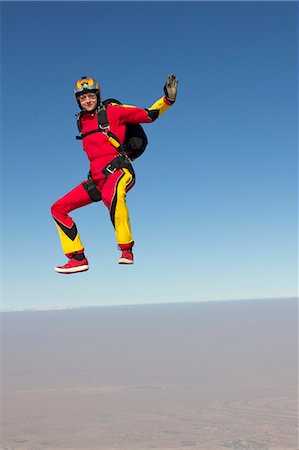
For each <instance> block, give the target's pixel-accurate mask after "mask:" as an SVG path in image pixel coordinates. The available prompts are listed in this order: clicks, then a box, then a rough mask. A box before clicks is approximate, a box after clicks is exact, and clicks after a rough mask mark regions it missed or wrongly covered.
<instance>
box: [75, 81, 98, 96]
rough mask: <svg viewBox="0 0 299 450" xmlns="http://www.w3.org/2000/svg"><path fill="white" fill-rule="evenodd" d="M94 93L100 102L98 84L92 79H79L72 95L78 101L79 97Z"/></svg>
mask: <svg viewBox="0 0 299 450" xmlns="http://www.w3.org/2000/svg"><path fill="white" fill-rule="evenodd" d="M88 92H94V93H95V94H97V97H98V100H100V86H99V83H98V82H97V81H96V80H95V79H94V78H92V77H81V78H80V79H79V80H78V81H77V82H76V84H75V89H74V94H75V96H76V99H77V100H78V97H79V95H81V94H86V93H88Z"/></svg>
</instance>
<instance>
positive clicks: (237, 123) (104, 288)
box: [1, 1, 298, 309]
mask: <svg viewBox="0 0 299 450" xmlns="http://www.w3.org/2000/svg"><path fill="white" fill-rule="evenodd" d="M1 11H2V23H1V28H2V102H1V106H2V213H3V217H4V220H3V226H2V246H3V265H4V272H3V273H4V300H3V301H2V308H4V309H14V308H36V307H50V308H51V307H59V306H61V307H64V306H85V305H114V304H115V305H116V304H131V303H159V302H190V301H192V302H193V301H203V300H218V299H220V300H221V299H223V300H225V299H245V298H262V297H266V298H269V297H285V296H295V295H297V156H296V153H297V121H298V114H297V100H298V95H297V83H298V79H297V59H298V49H297V40H298V34H297V28H298V15H297V12H298V4H297V3H296V2H285V1H284V2H49V3H48V2H2V3H1ZM169 73H175V74H176V75H177V77H178V79H179V93H178V99H177V103H176V104H175V106H173V107H172V108H171V109H170V110H168V111H167V112H166V113H165V114H164V115H163V116H162V117H161V118H160V119H159V120H158V121H157V122H155V123H154V124H148V125H145V130H146V132H147V134H148V138H149V145H148V149H147V150H146V153H145V154H144V155H143V156H142V157H141V158H140V159H139V160H138V161H136V162H135V163H134V167H135V171H136V175H137V182H136V185H135V187H134V189H133V190H132V191H131V192H130V193H129V194H128V197H127V201H128V206H129V209H130V215H131V224H132V230H133V235H134V238H135V241H136V245H135V261H136V262H135V265H134V266H119V265H118V264H117V260H118V257H119V251H118V250H117V247H116V243H115V236H114V230H113V227H112V225H111V223H110V218H109V215H108V212H107V210H106V208H105V207H104V205H103V204H100V203H95V204H92V205H90V206H88V207H85V208H82V209H80V210H77V211H74V212H73V213H72V214H71V215H72V217H73V219H74V220H75V222H76V224H77V226H78V229H79V232H80V235H81V238H82V241H83V243H84V245H85V249H86V254H87V257H88V259H89V263H90V270H89V271H88V272H86V273H82V274H76V275H72V276H62V275H59V274H57V273H55V272H54V271H53V267H54V266H55V265H61V264H64V263H65V262H66V259H65V256H64V255H63V253H62V250H61V247H60V242H59V239H58V233H57V230H56V227H55V225H54V222H53V220H52V218H51V215H50V206H51V204H52V203H54V201H55V200H57V199H58V198H59V197H61V196H62V195H64V194H65V193H66V192H68V191H69V190H70V189H71V188H73V187H74V186H76V185H77V184H78V183H79V182H80V181H83V180H84V179H85V176H86V173H87V172H88V160H87V158H86V156H85V154H84V152H83V151H82V148H81V143H80V142H78V141H76V140H75V138H74V137H75V135H76V134H77V130H76V123H75V113H76V112H77V104H76V102H75V100H74V96H73V87H74V83H75V81H76V80H77V79H78V78H79V77H81V76H82V75H88V76H93V77H94V78H96V79H97V80H98V81H99V83H100V86H101V89H102V94H103V97H104V98H108V97H115V98H118V99H119V100H121V101H123V102H124V103H129V104H135V105H138V106H142V107H147V106H150V105H151V104H152V103H153V102H154V101H155V100H156V99H158V98H159V97H161V96H162V95H163V85H164V83H165V79H166V77H167V75H168V74H169Z"/></svg>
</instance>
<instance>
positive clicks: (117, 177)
mask: <svg viewBox="0 0 299 450" xmlns="http://www.w3.org/2000/svg"><path fill="white" fill-rule="evenodd" d="M134 184H135V173H134V171H133V169H130V170H128V169H127V168H122V169H121V170H118V171H117V172H115V173H114V174H112V175H110V176H109V177H108V178H107V180H106V182H105V184H104V186H103V187H102V190H101V194H102V200H103V202H104V204H105V205H106V206H107V208H108V209H109V211H110V218H111V221H112V223H113V226H114V228H115V233H116V240H117V243H118V245H122V244H130V243H132V242H133V237H132V232H131V225H130V217H129V211H128V207H127V203H126V194H127V192H128V191H129V190H130V189H131V188H132V187H133V186H134Z"/></svg>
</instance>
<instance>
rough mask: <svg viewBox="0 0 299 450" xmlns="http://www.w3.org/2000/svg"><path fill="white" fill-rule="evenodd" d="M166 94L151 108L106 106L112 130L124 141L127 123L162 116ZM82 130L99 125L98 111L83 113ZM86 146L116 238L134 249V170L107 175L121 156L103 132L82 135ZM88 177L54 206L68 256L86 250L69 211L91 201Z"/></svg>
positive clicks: (57, 224)
mask: <svg viewBox="0 0 299 450" xmlns="http://www.w3.org/2000/svg"><path fill="white" fill-rule="evenodd" d="M171 104H172V103H171V102H169V101H168V100H167V99H166V97H165V96H164V97H162V98H160V99H159V100H157V101H156V102H155V103H154V104H153V105H152V106H151V107H150V108H146V109H143V108H138V107H135V106H124V105H115V104H113V105H110V104H109V105H107V107H106V112H107V118H108V122H109V125H110V130H111V132H112V133H113V134H114V135H115V136H117V138H118V140H119V141H120V143H121V144H123V142H124V139H125V132H126V123H133V124H136V123H150V122H153V121H154V120H156V119H157V118H158V117H159V116H161V115H162V114H163V113H164V112H165V111H166V110H167V109H168V108H169V106H171ZM81 126H82V133H83V134H84V133H88V132H89V131H92V130H95V129H97V128H98V118H97V113H90V112H86V111H84V112H83V113H82V115H81ZM83 148H84V150H85V152H86V154H87V157H88V159H89V161H90V173H91V177H92V179H93V182H94V183H95V185H96V187H97V188H98V190H99V191H100V193H101V197H102V200H103V202H104V204H105V205H106V207H107V208H108V209H109V212H110V217H111V221H112V223H113V225H114V228H115V233H116V240H117V244H118V246H119V248H120V249H121V250H127V249H131V248H132V246H133V244H134V240H133V237H132V233H131V227H130V218H129V212H128V208H127V205H126V193H127V192H128V191H129V190H130V189H131V188H132V187H133V185H134V183H135V177H134V172H133V171H129V170H128V169H127V168H122V169H119V170H117V171H115V172H114V173H112V174H111V175H109V176H108V177H106V176H105V175H104V174H103V172H102V170H103V169H104V168H105V167H106V166H107V165H108V164H109V163H110V162H111V161H112V160H113V159H114V158H115V157H117V156H118V155H119V152H118V151H117V149H116V148H115V147H114V146H113V145H112V144H111V143H110V142H109V140H108V138H107V136H106V135H105V134H103V133H100V132H99V133H93V134H89V135H87V136H86V137H84V138H83ZM84 183H86V180H84V181H83V182H81V183H80V184H79V185H78V186H77V187H75V188H74V189H73V190H71V191H70V192H69V193H68V194H66V195H65V196H64V197H62V198H60V199H59V200H57V201H56V202H55V203H54V204H53V206H52V207H51V213H52V216H53V218H54V220H55V223H56V226H57V229H58V232H59V236H60V240H61V245H62V250H63V252H64V253H65V255H66V256H67V257H68V258H71V257H72V256H73V255H74V254H75V253H83V252H84V247H83V244H82V242H81V239H80V236H79V233H78V230H77V227H76V224H75V222H74V221H73V219H72V218H71V217H70V216H69V212H70V211H73V210H74V209H77V208H81V207H82V206H86V205H89V204H90V203H92V201H93V200H91V198H90V196H89V194H88V192H87V191H86V190H85V188H84Z"/></svg>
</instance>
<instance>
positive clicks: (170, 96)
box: [164, 74, 178, 103]
mask: <svg viewBox="0 0 299 450" xmlns="http://www.w3.org/2000/svg"><path fill="white" fill-rule="evenodd" d="M177 87H178V80H177V78H176V76H175V75H173V74H170V75H168V77H167V80H166V84H165V86H164V92H165V95H166V98H167V100H169V101H170V102H171V103H174V102H175V99H176V95H177Z"/></svg>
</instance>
